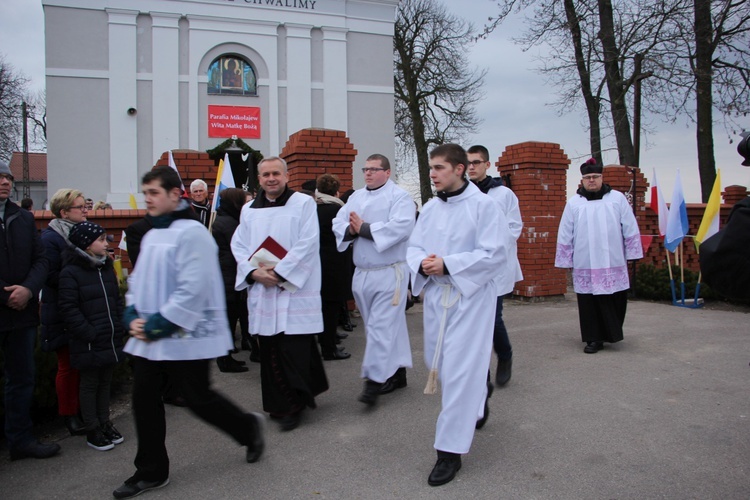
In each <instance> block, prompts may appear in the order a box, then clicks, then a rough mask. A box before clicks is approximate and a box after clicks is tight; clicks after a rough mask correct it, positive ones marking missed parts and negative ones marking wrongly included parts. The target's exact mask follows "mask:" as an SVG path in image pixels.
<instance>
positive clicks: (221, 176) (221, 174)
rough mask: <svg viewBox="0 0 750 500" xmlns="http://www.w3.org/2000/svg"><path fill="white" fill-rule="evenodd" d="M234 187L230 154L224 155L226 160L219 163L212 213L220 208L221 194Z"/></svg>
mask: <svg viewBox="0 0 750 500" xmlns="http://www.w3.org/2000/svg"><path fill="white" fill-rule="evenodd" d="M233 187H235V186H234V175H232V165H231V164H230V163H229V154H228V153H224V159H223V160H221V161H220V162H219V171H218V172H217V173H216V187H215V188H214V199H213V201H212V203H211V211H212V212H216V210H217V209H218V208H219V193H221V192H222V191H224V190H225V189H227V188H233Z"/></svg>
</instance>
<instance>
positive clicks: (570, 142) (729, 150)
mask: <svg viewBox="0 0 750 500" xmlns="http://www.w3.org/2000/svg"><path fill="white" fill-rule="evenodd" d="M447 5H448V6H449V9H451V11H453V12H455V13H457V14H459V15H462V16H464V18H466V19H467V20H469V21H471V22H473V23H474V24H475V25H476V26H477V27H481V25H482V24H483V23H484V21H485V20H486V19H487V17H488V16H490V15H494V14H495V2H493V1H492V0H462V1H460V2H458V1H453V2H448V3H447ZM522 23H523V20H522V19H519V18H516V19H513V20H512V22H510V23H506V24H504V25H503V26H501V27H500V28H499V29H498V30H496V31H495V32H494V33H493V34H492V35H490V37H489V38H488V39H486V40H482V41H480V42H478V44H477V45H476V46H475V47H474V48H473V49H472V51H471V56H470V60H471V64H473V65H475V66H478V67H480V68H486V69H487V70H488V74H487V79H486V83H485V87H484V90H485V93H486V98H485V99H484V101H483V102H482V103H481V105H480V107H479V114H480V116H481V117H482V118H483V120H484V122H483V124H482V126H481V127H480V130H478V131H477V132H476V133H475V134H474V135H473V136H472V137H471V138H470V142H471V143H480V144H484V145H485V146H487V147H488V148H489V150H490V154H491V155H492V156H493V157H494V158H496V157H498V156H500V154H501V153H502V151H503V150H504V149H505V147H506V146H508V145H510V144H516V143H519V142H524V141H546V142H554V143H557V144H560V145H561V146H562V148H563V149H564V150H565V152H566V153H567V155H568V157H569V158H570V159H571V161H572V164H571V175H570V176H569V177H570V178H571V182H570V183H569V186H568V192H569V194H572V192H573V191H574V190H575V187H574V185H575V183H577V180H578V177H579V174H578V166H579V165H580V164H581V163H583V161H585V160H586V159H587V158H588V157H589V156H590V151H589V143H588V133H587V131H586V127H585V123H584V122H585V120H584V118H583V117H582V116H581V115H579V114H575V113H574V114H569V115H565V116H562V117H560V116H558V115H557V112H556V110H555V109H554V108H552V107H551V106H548V103H550V102H552V101H553V100H554V94H553V91H552V89H551V88H549V87H548V86H545V84H544V82H543V79H542V78H541V77H540V76H539V74H538V73H536V72H535V68H536V67H537V63H536V62H535V61H534V60H533V59H534V56H535V55H538V53H539V50H538V49H532V50H531V51H528V52H523V51H522V50H521V47H519V46H517V45H515V44H513V42H511V41H510V38H511V36H512V35H514V34H517V33H518V32H519V30H521V29H523V24H522ZM0 54H2V55H4V57H5V59H6V61H7V62H9V63H11V64H12V65H13V66H14V67H15V68H16V69H17V70H20V71H22V72H23V73H24V74H25V75H26V76H27V77H29V78H31V81H32V86H33V88H35V89H36V88H43V87H44V15H43V12H42V6H41V0H0ZM653 125H654V127H655V128H656V129H657V132H656V133H655V134H653V135H651V136H650V137H649V145H648V147H647V149H645V150H644V149H643V146H642V151H641V166H642V168H643V173H644V174H645V175H646V176H647V177H651V172H652V169H653V168H656V169H657V175H658V176H659V182H660V183H661V185H662V189H663V191H664V194H665V196H666V197H667V198H668V199H671V193H672V188H673V184H674V177H675V174H676V171H677V169H678V168H679V169H680V174H681V177H682V181H683V189H684V191H685V197H686V198H687V201H688V203H697V202H700V184H699V181H698V162H697V153H696V146H695V126H694V125H692V124H690V123H689V122H688V120H687V119H685V120H682V121H680V122H678V123H677V124H674V125H670V124H666V123H662V122H661V121H660V120H659V119H658V118H656V119H654V120H653ZM742 125H743V126H744V127H745V128H748V129H750V119H748V123H747V124H742ZM714 128H715V133H714V147H715V156H716V165H717V167H718V168H721V175H722V181H723V182H722V183H723V186H722V190H723V188H724V187H726V186H728V185H731V184H741V185H744V186H748V185H750V168H748V167H742V166H740V156H739V155H738V154H737V138H735V142H734V144H729V140H728V138H727V135H726V132H725V130H724V127H723V126H721V125H720V124H716V125H715V127H714ZM607 146H608V147H612V144H609V145H607ZM604 161H605V163H617V153H616V151H611V152H605V153H604Z"/></svg>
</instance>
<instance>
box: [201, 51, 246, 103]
mask: <svg viewBox="0 0 750 500" xmlns="http://www.w3.org/2000/svg"><path fill="white" fill-rule="evenodd" d="M208 93H209V94H222V95H252V96H254V95H258V85H257V81H256V80H255V71H253V67H252V66H250V63H248V62H247V61H245V60H244V59H242V58H241V57H239V56H235V55H223V56H221V57H218V58H217V59H216V60H214V62H212V63H211V66H209V67H208Z"/></svg>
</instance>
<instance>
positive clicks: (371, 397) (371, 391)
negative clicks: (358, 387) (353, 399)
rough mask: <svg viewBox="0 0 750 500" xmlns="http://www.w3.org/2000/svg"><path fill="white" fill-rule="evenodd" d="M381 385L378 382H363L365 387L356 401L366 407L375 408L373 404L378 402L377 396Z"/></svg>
mask: <svg viewBox="0 0 750 500" xmlns="http://www.w3.org/2000/svg"><path fill="white" fill-rule="evenodd" d="M382 385H383V384H381V383H380V382H373V381H372V380H365V387H364V389H363V390H362V394H360V395H359V398H357V399H358V400H359V401H361V402H362V403H364V404H366V405H368V406H375V403H377V402H378V395H379V394H380V388H381V387H382Z"/></svg>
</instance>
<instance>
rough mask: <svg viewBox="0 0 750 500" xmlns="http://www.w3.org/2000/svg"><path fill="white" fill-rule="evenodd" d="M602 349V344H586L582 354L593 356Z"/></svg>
mask: <svg viewBox="0 0 750 500" xmlns="http://www.w3.org/2000/svg"><path fill="white" fill-rule="evenodd" d="M602 347H604V342H586V347H584V348H583V352H585V353H586V354H595V353H597V352H599V350H600V349H601V348H602Z"/></svg>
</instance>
